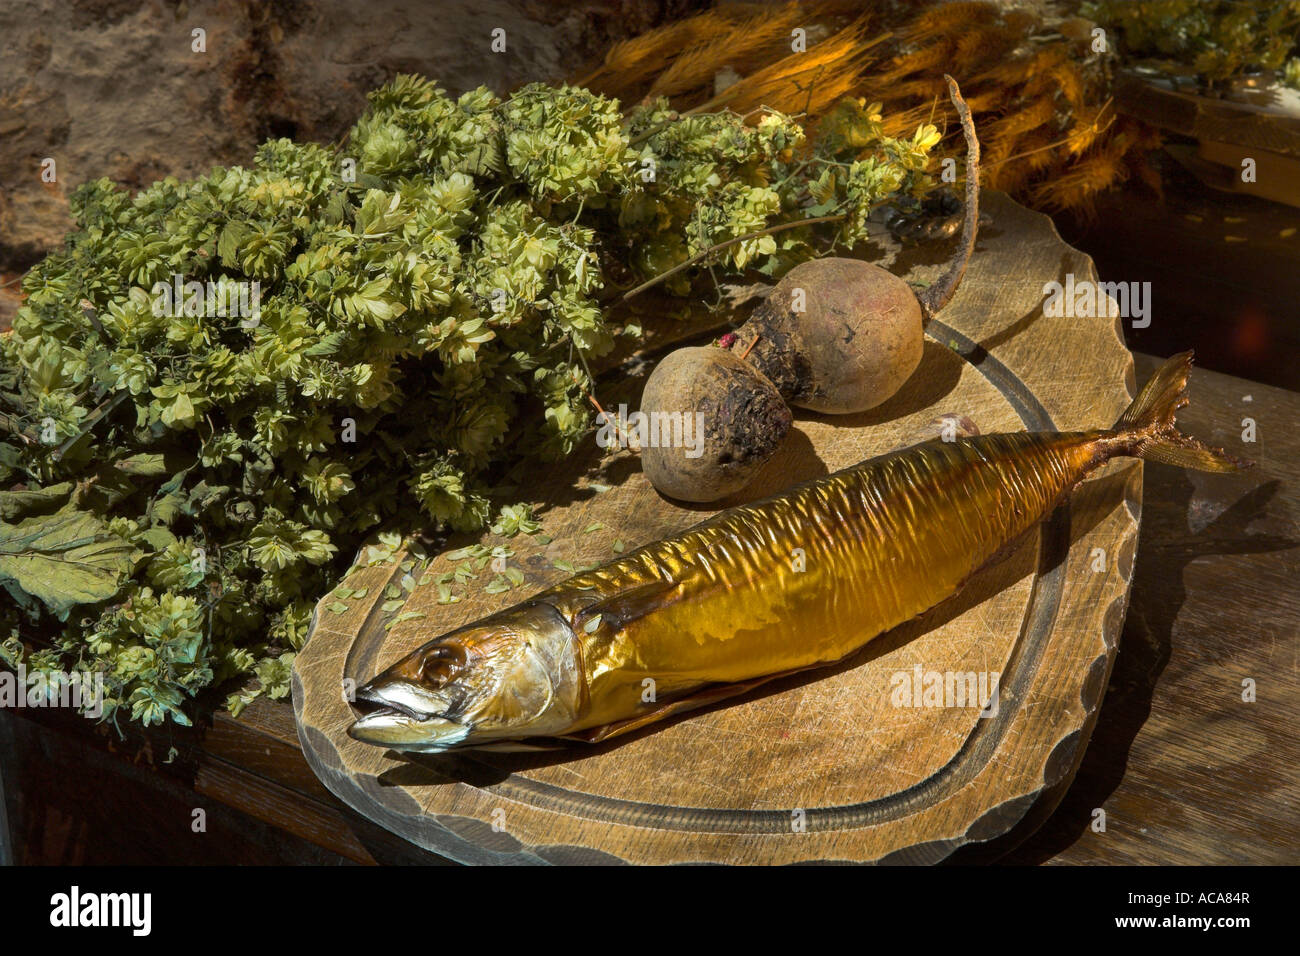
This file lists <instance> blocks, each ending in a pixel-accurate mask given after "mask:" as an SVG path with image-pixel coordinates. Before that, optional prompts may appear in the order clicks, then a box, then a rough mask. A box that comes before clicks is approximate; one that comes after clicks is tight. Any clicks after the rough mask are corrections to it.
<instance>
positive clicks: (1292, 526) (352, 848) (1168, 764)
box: [0, 355, 1300, 864]
mask: <svg viewBox="0 0 1300 956" xmlns="http://www.w3.org/2000/svg"><path fill="white" fill-rule="evenodd" d="M1137 359H1138V381H1139V382H1142V381H1145V380H1146V378H1147V377H1148V376H1149V375H1150V374H1151V371H1152V370H1153V369H1154V368H1155V365H1156V362H1157V360H1156V359H1154V358H1152V357H1149V356H1145V355H1139V356H1138V357H1137ZM1191 395H1192V404H1191V405H1190V406H1189V407H1188V408H1186V409H1184V410H1183V412H1182V414H1181V415H1180V424H1182V425H1183V426H1185V427H1186V428H1187V430H1188V431H1190V432H1192V433H1193V434H1196V435H1199V436H1201V437H1204V438H1206V439H1207V440H1210V441H1212V442H1217V443H1224V444H1226V443H1228V436H1229V434H1231V433H1239V432H1240V430H1241V428H1242V427H1243V426H1242V424H1241V422H1242V420H1243V419H1244V418H1251V419H1253V420H1254V421H1255V422H1256V428H1257V433H1258V434H1257V437H1258V441H1257V443H1256V445H1255V448H1256V449H1257V453H1256V459H1257V461H1258V463H1259V464H1258V468H1257V469H1256V470H1255V471H1254V472H1252V473H1249V474H1248V475H1245V476H1233V475H1203V474H1191V473H1188V472H1183V471H1180V470H1178V469H1174V468H1170V467H1167V466H1164V465H1155V464H1148V465H1147V466H1146V472H1145V475H1146V477H1145V490H1144V504H1143V518H1142V531H1141V537H1140V543H1139V547H1138V556H1137V566H1136V571H1135V580H1134V585H1133V592H1132V598H1131V603H1130V608H1129V613H1128V618H1127V622H1126V624H1125V628H1124V634H1123V638H1122V642H1121V645H1120V651H1119V656H1118V659H1117V661H1116V664H1115V668H1114V672H1113V674H1112V677H1111V683H1110V687H1109V689H1108V691H1107V695H1106V698H1105V702H1104V704H1103V706H1102V710H1101V714H1100V716H1099V718H1098V722H1097V727H1096V730H1095V731H1094V733H1093V736H1092V743H1091V744H1090V746H1089V747H1088V748H1087V750H1086V752H1085V754H1084V756H1083V759H1082V764H1081V766H1080V769H1079V773H1078V775H1077V776H1076V777H1075V779H1074V782H1073V784H1072V785H1071V786H1070V787H1069V789H1068V790H1067V791H1066V792H1065V793H1064V794H1063V796H1062V799H1061V801H1060V804H1059V806H1057V807H1056V809H1055V811H1054V812H1052V813H1051V814H1050V815H1048V816H1047V818H1046V820H1045V821H1044V820H1043V819H1042V814H1040V815H1039V816H1038V818H1036V819H1035V818H1028V819H1027V820H1026V821H1025V822H1024V824H1022V825H1021V826H1020V827H1018V828H1017V829H1016V830H1015V831H1013V832H1012V833H1010V834H1008V835H1007V836H1006V837H1004V838H1002V839H1000V840H998V841H996V842H995V843H994V844H986V845H972V846H970V847H966V848H963V850H961V851H959V852H958V854H957V855H956V856H955V857H954V858H953V860H952V862H966V863H974V862H986V861H990V860H1000V861H1002V862H1007V863H1017V864H1037V863H1075V864H1097V863H1297V862H1300V735H1298V734H1297V726H1298V724H1300V722H1298V721H1297V717H1298V716H1300V594H1297V588H1296V581H1297V580H1300V501H1298V500H1297V489H1298V488H1300V437H1297V435H1296V434H1295V432H1294V430H1293V428H1294V426H1293V423H1294V422H1296V421H1298V420H1300V394H1297V393H1295V392H1290V391H1285V390H1282V389H1277V388H1271V387H1267V386H1261V385H1258V384H1253V383H1250V382H1247V381H1244V380H1242V379H1238V378H1232V377H1229V376H1226V375H1220V374H1217V373H1214V372H1208V371H1204V370H1201V369H1198V370H1196V371H1195V372H1194V374H1193V376H1192V386H1191ZM1246 680H1252V681H1253V682H1254V685H1255V694H1256V700H1255V701H1254V702H1250V703H1248V702H1245V701H1243V699H1242V694H1243V681H1246ZM171 747H175V748H176V751H177V753H176V755H175V757H174V759H173V760H172V762H171V763H165V761H166V759H167V757H168V752H169V750H170V748H171ZM0 779H2V780H3V790H4V794H5V797H6V800H7V802H8V816H9V824H10V829H11V834H12V840H11V852H12V855H13V858H14V860H15V862H28V863H81V862H85V863H107V862H158V863H164V862H167V863H184V862H223V863H271V862H285V863H300V862H301V863H347V862H358V863H372V862H381V863H440V862H445V861H442V860H440V859H439V858H437V857H435V856H433V855H431V854H428V853H425V852H423V851H420V850H418V849H416V848H415V847H413V846H411V845H410V844H407V843H405V842H404V841H402V840H400V839H399V838H397V837H395V836H393V835H392V834H389V833H387V832H386V831H383V830H381V829H379V828H378V827H376V826H374V825H373V824H371V823H369V822H368V821H366V820H364V819H362V818H361V817H359V816H358V815H357V814H355V813H353V812H352V811H351V810H349V809H348V808H346V807H344V806H343V805H342V804H340V803H339V802H338V801H337V800H335V799H334V798H333V797H332V796H331V795H330V794H329V793H328V791H326V790H325V788H324V787H323V786H322V785H321V784H320V783H319V781H317V780H316V778H315V776H314V775H313V774H312V772H311V770H310V769H309V768H308V767H307V765H306V763H305V761H304V760H303V757H302V754H301V751H300V750H299V747H298V740H297V735H296V731H295V729H294V723H293V715H292V710H291V708H290V706H289V704H288V702H287V701H264V700H259V701H257V702H255V703H254V704H253V705H252V706H251V707H249V708H248V709H247V710H246V711H245V712H244V713H243V714H242V715H241V716H240V717H239V718H238V719H235V718H231V717H230V716H229V715H228V714H218V715H217V716H216V718H215V719H214V722H213V724H212V726H210V727H207V728H203V729H200V730H196V731H189V732H187V731H181V730H179V729H172V730H169V731H167V732H157V731H155V732H152V733H151V734H149V735H148V736H147V737H142V738H133V739H132V740H129V741H127V742H125V743H123V742H120V741H117V740H116V738H115V737H110V736H108V735H107V734H106V733H103V732H99V733H96V732H95V731H94V729H93V727H92V725H90V724H88V723H86V722H84V721H81V720H80V719H78V718H72V717H68V716H66V715H60V714H56V713H52V712H40V711H21V712H4V713H0ZM91 781H93V784H92V782H91ZM196 808H202V809H204V810H205V811H206V825H207V829H206V831H205V832H201V833H196V832H194V829H193V826H192V821H193V811H194V809H196ZM1097 810H1102V811H1104V814H1105V816H1104V822H1105V831H1104V832H1098V831H1097V830H1095V829H1094V826H1095V825H1096V821H1097V820H1098V817H1097V815H1096V811H1097ZM2 844H3V840H0V858H2V855H3V851H4V847H3V845H2Z"/></svg>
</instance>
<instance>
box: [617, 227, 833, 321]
mask: <svg viewBox="0 0 1300 956" xmlns="http://www.w3.org/2000/svg"><path fill="white" fill-rule="evenodd" d="M848 217H849V214H848V213H847V212H841V213H836V214H835V215H833V216H817V217H815V218H813V219H796V220H794V221H792V222H782V223H777V224H776V225H775V226H768V227H766V228H764V229H758V230H756V231H754V232H747V233H745V234H744V235H743V236H736V238H734V239H728V240H727V241H726V242H720V243H718V244H717V245H716V246H709V248H707V249H705V250H704V251H703V252H697V253H696V254H695V255H693V256H691V257H690V258H689V259H687V260H686V261H684V262H679V263H678V264H677V265H675V266H673V267H672V268H671V269H669V270H667V271H666V272H661V273H659V274H658V275H657V276H654V277H653V278H650V279H647V280H646V281H645V282H642V283H641V284H640V285H639V286H637V287H636V288H635V289H631V290H629V291H627V292H624V293H623V301H624V302H626V301H627V300H628V299H630V298H632V297H633V296H634V295H640V294H641V293H642V292H644V291H645V290H646V289H649V288H651V287H652V286H656V285H658V284H659V283H660V282H663V281H664V280H665V279H668V278H671V277H672V276H675V275H676V274H677V273H679V272H681V271H683V270H685V269H689V268H691V266H694V265H697V264H698V263H700V262H702V261H704V260H705V259H707V258H708V257H709V256H711V255H713V254H714V253H715V252H721V251H722V250H723V249H728V248H730V247H731V246H734V245H736V244H737V243H739V242H745V241H747V240H749V239H758V238H759V237H761V236H770V235H772V234H773V233H777V232H785V231H786V230H787V229H798V228H799V227H800V226H816V225H820V224H821V223H824V222H842V221H843V220H845V219H847V218H848Z"/></svg>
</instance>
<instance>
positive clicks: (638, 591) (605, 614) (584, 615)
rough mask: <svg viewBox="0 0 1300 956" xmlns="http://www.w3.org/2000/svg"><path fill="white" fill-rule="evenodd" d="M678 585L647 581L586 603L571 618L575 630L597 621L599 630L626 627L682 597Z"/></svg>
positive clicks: (583, 628)
mask: <svg viewBox="0 0 1300 956" xmlns="http://www.w3.org/2000/svg"><path fill="white" fill-rule="evenodd" d="M681 592H682V589H681V585H680V584H679V583H677V582H673V581H663V580H655V581H647V582H646V583H645V584H637V585H633V586H632V587H630V588H625V589H623V590H621V591H619V592H618V593H617V594H611V595H610V596H609V597H606V598H601V599H600V600H599V601H596V602H595V603H594V604H588V605H587V606H586V607H584V608H583V609H582V610H581V611H579V612H578V613H577V614H576V615H574V618H573V627H574V630H576V631H581V630H585V629H586V627H587V626H588V625H589V624H590V622H592V621H594V620H596V619H597V618H599V619H600V625H599V626H600V627H601V629H602V630H603V629H604V628H607V627H608V628H612V629H613V630H615V631H619V630H622V629H623V628H624V627H626V626H627V625H628V624H630V623H632V622H633V621H635V620H638V619H639V618H641V617H644V616H645V615H647V614H649V613H650V612H651V611H658V610H660V609H662V608H664V607H667V606H668V605H669V604H672V603H673V602H674V601H676V600H677V599H678V597H679V596H680V595H681Z"/></svg>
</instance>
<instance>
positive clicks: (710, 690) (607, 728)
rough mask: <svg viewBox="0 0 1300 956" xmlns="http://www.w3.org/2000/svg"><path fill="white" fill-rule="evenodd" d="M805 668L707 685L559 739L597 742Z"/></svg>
mask: <svg viewBox="0 0 1300 956" xmlns="http://www.w3.org/2000/svg"><path fill="white" fill-rule="evenodd" d="M807 669H808V668H806V667H800V668H796V669H794V670H789V671H781V672H779V673H776V674H768V675H766V676H765V677H756V678H754V679H753V680H747V681H740V682H739V683H735V684H710V685H709V686H707V687H703V688H701V689H700V690H697V691H695V692H694V693H693V694H687V695H686V696H685V697H676V698H674V699H672V700H666V701H664V702H663V703H662V704H659V705H658V706H656V707H653V708H651V709H650V710H647V711H646V712H645V713H642V714H637V715H636V716H635V717H629V718H628V719H627V720H616V721H614V722H613V723H610V724H602V725H601V726H599V727H592V728H590V729H588V730H583V731H579V732H578V733H576V734H567V735H565V736H564V737H561V738H560V739H561V740H572V741H579V742H581V743H588V744H597V743H600V742H601V741H604V740H609V739H610V738H611V737H618V736H620V735H622V734H626V733H630V732H631V731H633V730H637V729H639V728H641V727H644V726H646V725H647V724H653V723H654V722H655V721H657V720H663V719H664V718H665V717H671V716H672V715H673V714H680V713H682V712H684V711H688V710H697V709H699V708H701V707H708V706H709V705H711V704H716V703H718V702H719V701H723V700H728V699H730V698H732V697H739V696H740V695H741V694H748V693H749V692H750V691H751V690H753V689H754V688H755V687H758V686H760V685H762V684H766V683H768V682H769V681H774V680H777V679H778V678H781V677H787V676H789V675H790V674H797V673H799V672H800V671H802V670H807Z"/></svg>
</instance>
